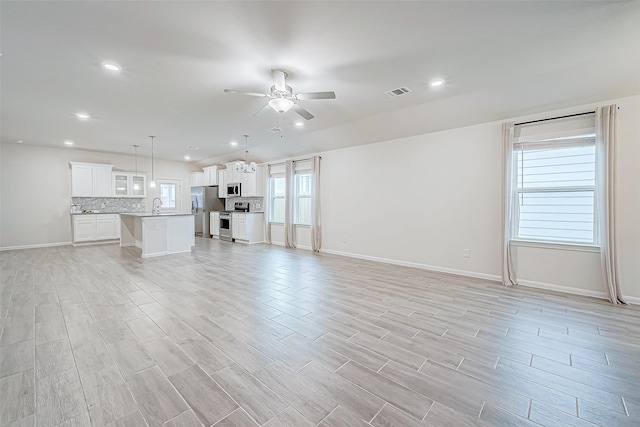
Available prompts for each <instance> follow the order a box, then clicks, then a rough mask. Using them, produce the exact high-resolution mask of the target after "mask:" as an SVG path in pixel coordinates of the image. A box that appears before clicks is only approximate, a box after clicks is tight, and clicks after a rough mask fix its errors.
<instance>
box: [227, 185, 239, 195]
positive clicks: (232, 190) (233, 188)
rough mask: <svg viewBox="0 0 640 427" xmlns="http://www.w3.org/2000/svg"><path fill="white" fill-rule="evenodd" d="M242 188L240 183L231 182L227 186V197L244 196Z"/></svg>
mask: <svg viewBox="0 0 640 427" xmlns="http://www.w3.org/2000/svg"><path fill="white" fill-rule="evenodd" d="M240 190H241V187H240V183H239V182H230V183H229V184H227V197H240V196H242V193H241V191H240Z"/></svg>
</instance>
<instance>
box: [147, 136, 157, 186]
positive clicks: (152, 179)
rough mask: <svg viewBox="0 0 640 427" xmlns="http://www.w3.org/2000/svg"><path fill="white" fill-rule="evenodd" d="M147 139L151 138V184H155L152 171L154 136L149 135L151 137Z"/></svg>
mask: <svg viewBox="0 0 640 427" xmlns="http://www.w3.org/2000/svg"><path fill="white" fill-rule="evenodd" d="M149 138H151V182H153V183H155V181H156V176H155V174H154V171H153V140H154V138H155V136H153V135H151V136H149Z"/></svg>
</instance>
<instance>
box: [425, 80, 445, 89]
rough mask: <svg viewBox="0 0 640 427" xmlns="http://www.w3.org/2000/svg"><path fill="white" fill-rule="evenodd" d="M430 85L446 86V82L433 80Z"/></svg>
mask: <svg viewBox="0 0 640 427" xmlns="http://www.w3.org/2000/svg"><path fill="white" fill-rule="evenodd" d="M429 84H430V85H431V87H438V86H442V85H443V84H444V80H442V79H436V80H432V81H431V83H429Z"/></svg>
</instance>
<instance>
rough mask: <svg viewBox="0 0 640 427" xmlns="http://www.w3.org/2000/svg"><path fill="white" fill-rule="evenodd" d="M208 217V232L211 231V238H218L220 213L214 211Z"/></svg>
mask: <svg viewBox="0 0 640 427" xmlns="http://www.w3.org/2000/svg"><path fill="white" fill-rule="evenodd" d="M209 215H210V217H209V219H210V221H209V223H210V226H209V230H210V231H211V237H220V212H217V211H214V212H211V213H210V214H209Z"/></svg>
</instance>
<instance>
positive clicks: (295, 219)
mask: <svg viewBox="0 0 640 427" xmlns="http://www.w3.org/2000/svg"><path fill="white" fill-rule="evenodd" d="M303 176H308V177H309V193H308V194H306V193H305V194H300V186H301V185H300V181H301V179H300V178H301V177H303ZM294 179H295V186H294V187H295V188H294V194H293V200H294V206H293V224H294V225H298V226H306V227H310V226H311V186H312V185H313V183H312V180H313V175H312V174H311V170H301V171H297V172H296V173H295V177H294ZM301 199H308V200H309V222H308V223H305V222H301V221H300V200H301Z"/></svg>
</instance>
